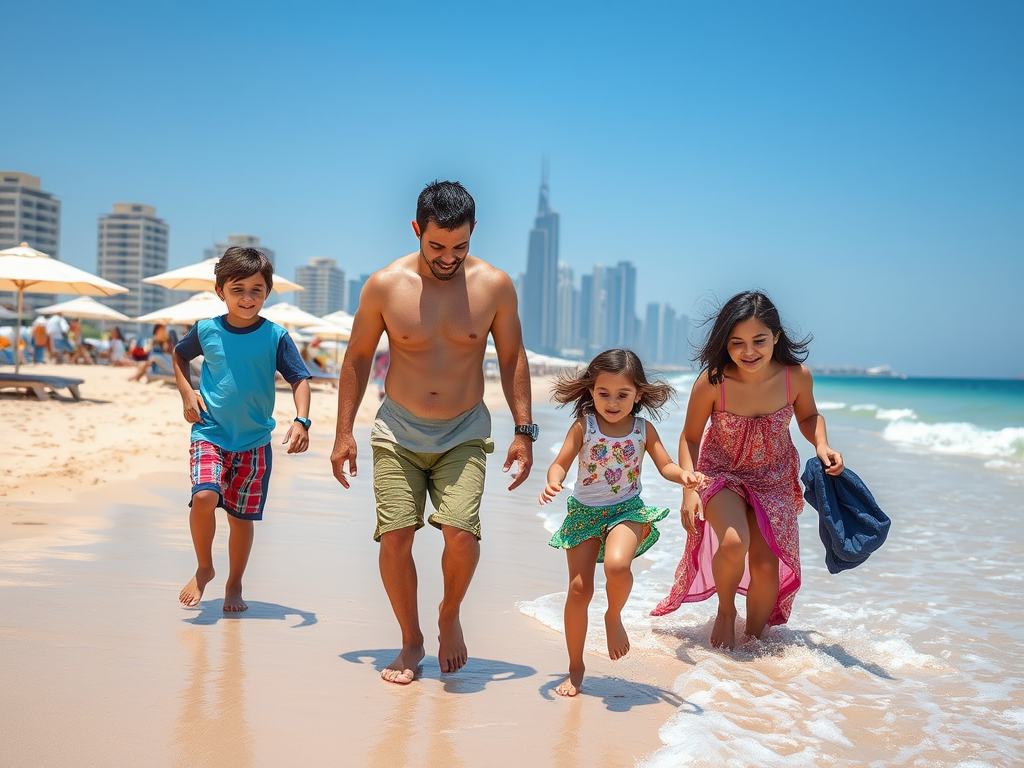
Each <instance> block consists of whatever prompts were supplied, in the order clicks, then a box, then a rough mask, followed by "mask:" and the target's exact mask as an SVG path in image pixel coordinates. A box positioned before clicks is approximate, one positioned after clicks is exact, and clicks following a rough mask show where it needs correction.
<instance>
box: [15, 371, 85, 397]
mask: <svg viewBox="0 0 1024 768" xmlns="http://www.w3.org/2000/svg"><path fill="white" fill-rule="evenodd" d="M83 383H85V380H84V379H69V378H66V377H64V376H34V375H32V374H30V373H7V372H0V389H23V390H25V391H26V392H27V391H29V390H31V391H32V392H34V393H35V396H36V397H37V398H39V399H40V400H46V399H48V396H47V394H46V390H47V389H49V390H52V391H53V392H54V394H57V390H59V389H67V390H68V391H70V392H71V396H72V397H73V398H74V399H75V400H81V399H82V395H81V394H80V393H79V391H78V385H79V384H83Z"/></svg>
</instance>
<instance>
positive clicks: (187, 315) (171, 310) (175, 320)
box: [135, 291, 227, 325]
mask: <svg viewBox="0 0 1024 768" xmlns="http://www.w3.org/2000/svg"><path fill="white" fill-rule="evenodd" d="M225 312H227V307H226V306H225V304H224V302H223V301H221V299H220V297H219V296H218V295H217V294H216V293H210V292H209V291H203V292H201V293H197V294H195V295H194V296H190V297H189V298H187V299H185V301H182V302H179V303H177V304H172V305H171V306H169V307H164V308H163V309H158V310H156V311H155V312H149V313H148V314H145V315H142V316H141V317H137V318H135V320H136V321H137V322H140V323H163V324H164V325H192V324H193V323H195V322H196V321H198V320H206V319H207V318H209V317H218V316H219V315H223V314H224V313H225Z"/></svg>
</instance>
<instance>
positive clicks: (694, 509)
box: [679, 489, 704, 534]
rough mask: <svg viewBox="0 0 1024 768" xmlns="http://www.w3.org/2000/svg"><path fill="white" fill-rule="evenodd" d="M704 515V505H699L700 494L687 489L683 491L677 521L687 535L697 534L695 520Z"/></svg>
mask: <svg viewBox="0 0 1024 768" xmlns="http://www.w3.org/2000/svg"><path fill="white" fill-rule="evenodd" d="M703 514H704V505H703V504H702V503H701V500H700V494H698V493H697V492H696V491H691V490H689V489H687V490H685V491H683V506H682V509H680V510H679V519H680V520H681V521H682V523H683V528H684V529H685V530H686V532H687V533H689V534H695V533H697V524H696V522H695V521H696V519H697V516H698V515H703Z"/></svg>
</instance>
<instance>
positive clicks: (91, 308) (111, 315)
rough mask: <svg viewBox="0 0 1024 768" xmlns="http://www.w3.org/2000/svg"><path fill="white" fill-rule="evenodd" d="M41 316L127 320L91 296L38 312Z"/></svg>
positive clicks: (54, 305)
mask: <svg viewBox="0 0 1024 768" xmlns="http://www.w3.org/2000/svg"><path fill="white" fill-rule="evenodd" d="M36 312H38V313H39V314H40V315H65V316H67V317H78V318H87V319H89V320H127V319H128V315H123V314H121V313H120V312H118V311H117V310H116V309H111V308H110V307H108V306H107V305H106V304H100V303H99V302H98V301H96V299H94V298H92V297H91V296H79V297H78V298H77V299H71V300H70V301H62V302H60V303H58V304H51V305H50V306H48V307H40V308H39V309H37V310H36Z"/></svg>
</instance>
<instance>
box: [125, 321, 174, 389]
mask: <svg viewBox="0 0 1024 768" xmlns="http://www.w3.org/2000/svg"><path fill="white" fill-rule="evenodd" d="M173 351H174V345H173V344H172V343H171V336H170V334H169V333H168V331H167V326H166V325H164V324H163V323H157V324H156V325H154V326H153V335H152V337H151V338H150V340H149V343H148V344H147V345H146V348H145V349H144V350H142V351H141V352H136V353H135V354H134V357H135V358H136V359H137V360H138V363H137V364H136V370H135V373H133V374H132V376H131V380H132V381H142V379H143V378H144V377H145V376H146V374H147V373H148V372H149V368H150V366H151V365H152V364H153V361H154V360H156V359H158V358H159V359H161V360H164V361H166V363H167V365H168V367H170V365H171V364H172V361H171V353H172V352H173Z"/></svg>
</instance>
